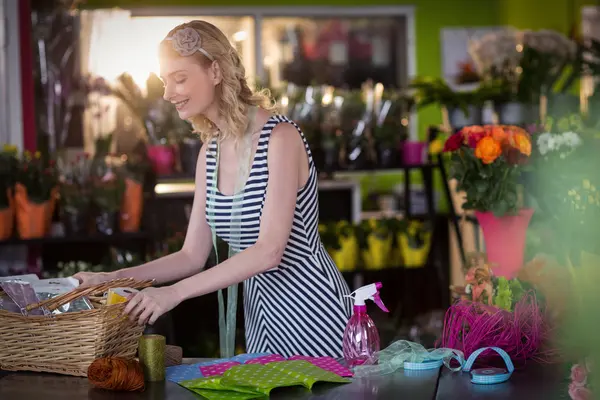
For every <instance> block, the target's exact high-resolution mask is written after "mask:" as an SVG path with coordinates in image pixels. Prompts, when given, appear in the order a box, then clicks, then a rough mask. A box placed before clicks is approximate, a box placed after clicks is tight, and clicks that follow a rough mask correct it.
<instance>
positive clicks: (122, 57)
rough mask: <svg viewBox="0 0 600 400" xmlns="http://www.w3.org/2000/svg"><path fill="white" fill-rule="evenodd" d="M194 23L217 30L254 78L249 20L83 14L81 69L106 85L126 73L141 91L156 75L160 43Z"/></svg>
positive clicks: (109, 12)
mask: <svg viewBox="0 0 600 400" xmlns="http://www.w3.org/2000/svg"><path fill="white" fill-rule="evenodd" d="M193 19H202V20H205V21H207V22H210V23H212V24H214V25H216V26H218V27H219V28H220V29H221V30H222V31H223V32H224V33H225V35H227V37H228V38H229V39H230V41H231V43H232V44H233V45H234V46H235V48H236V49H237V50H238V51H239V52H240V54H241V55H242V60H243V63H244V66H245V67H246V73H247V74H248V75H249V76H252V77H254V76H255V75H256V70H255V65H256V62H255V54H254V53H255V52H254V19H253V18H252V17H247V16H240V17H203V16H182V17H171V16H164V17H161V16H157V17H145V16H139V17H135V16H131V15H130V13H129V12H128V11H122V10H95V11H87V12H84V18H83V19H82V37H84V38H87V40H85V42H87V52H86V53H87V57H85V56H84V57H83V58H84V59H85V61H84V64H85V65H84V68H83V69H84V71H86V72H89V73H91V74H93V75H98V76H102V77H104V78H105V79H107V80H108V81H112V80H113V79H115V78H117V77H118V76H119V75H121V74H122V73H123V72H128V73H130V74H131V75H132V77H133V79H134V80H135V82H136V83H137V84H138V85H140V87H145V82H146V79H147V78H148V76H149V75H150V74H151V73H156V74H158V72H159V70H158V69H159V65H158V44H159V43H160V41H161V40H162V39H163V38H164V37H165V36H166V35H167V34H168V33H169V31H170V30H171V29H173V28H174V27H175V26H177V25H179V24H181V23H183V22H188V21H190V20H193ZM86 33H87V34H86Z"/></svg>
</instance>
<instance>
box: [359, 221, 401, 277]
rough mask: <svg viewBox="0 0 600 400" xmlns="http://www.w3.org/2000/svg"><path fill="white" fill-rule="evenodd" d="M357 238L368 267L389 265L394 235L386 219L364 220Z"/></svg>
mask: <svg viewBox="0 0 600 400" xmlns="http://www.w3.org/2000/svg"><path fill="white" fill-rule="evenodd" d="M357 238H358V244H359V248H360V249H361V254H362V258H363V261H364V263H365V268H366V269H371V270H380V269H383V268H386V267H389V263H390V257H391V255H392V241H393V237H392V230H391V229H390V226H389V225H388V223H387V222H386V220H385V219H369V220H365V221H362V222H361V223H360V224H359V225H358V226H357Z"/></svg>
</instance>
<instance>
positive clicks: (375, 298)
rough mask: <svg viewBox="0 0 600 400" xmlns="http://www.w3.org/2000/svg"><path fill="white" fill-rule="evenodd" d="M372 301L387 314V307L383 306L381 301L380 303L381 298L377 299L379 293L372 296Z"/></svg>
mask: <svg viewBox="0 0 600 400" xmlns="http://www.w3.org/2000/svg"><path fill="white" fill-rule="evenodd" d="M373 301H374V302H375V304H377V306H378V307H379V308H381V309H382V310H383V311H385V312H389V310H388V309H387V307H386V306H385V304H383V301H381V297H379V293H375V294H374V295H373Z"/></svg>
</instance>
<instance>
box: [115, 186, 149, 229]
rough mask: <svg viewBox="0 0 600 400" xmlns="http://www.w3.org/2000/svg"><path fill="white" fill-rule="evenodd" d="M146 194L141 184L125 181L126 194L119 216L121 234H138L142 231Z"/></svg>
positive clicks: (124, 194)
mask: <svg viewBox="0 0 600 400" xmlns="http://www.w3.org/2000/svg"><path fill="white" fill-rule="evenodd" d="M143 195H144V192H143V187H142V184H141V183H140V182H136V181H134V180H133V179H130V178H126V179H125V193H123V203H122V205H121V212H120V214H119V228H120V230H121V232H137V231H139V229H140V222H141V219H142V209H143V206H144V198H143Z"/></svg>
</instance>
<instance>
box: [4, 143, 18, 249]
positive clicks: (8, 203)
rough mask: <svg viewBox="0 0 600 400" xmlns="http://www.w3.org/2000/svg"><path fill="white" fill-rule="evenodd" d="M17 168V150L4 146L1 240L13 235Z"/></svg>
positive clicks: (13, 147)
mask: <svg viewBox="0 0 600 400" xmlns="http://www.w3.org/2000/svg"><path fill="white" fill-rule="evenodd" d="M17 167H18V159H17V148H16V147H15V146H11V145H4V147H3V148H2V151H0V240H6V239H8V238H10V237H11V236H12V234H13V229H14V221H15V207H14V197H13V196H14V190H15V175H16V173H17Z"/></svg>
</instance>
